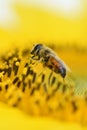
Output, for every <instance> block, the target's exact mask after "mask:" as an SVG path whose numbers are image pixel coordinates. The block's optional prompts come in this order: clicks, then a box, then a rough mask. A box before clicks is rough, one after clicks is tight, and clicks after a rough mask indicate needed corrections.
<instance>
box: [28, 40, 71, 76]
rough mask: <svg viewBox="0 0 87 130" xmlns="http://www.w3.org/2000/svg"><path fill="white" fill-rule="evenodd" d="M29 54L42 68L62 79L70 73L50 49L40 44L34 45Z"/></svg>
mask: <svg viewBox="0 0 87 130" xmlns="http://www.w3.org/2000/svg"><path fill="white" fill-rule="evenodd" d="M30 53H31V55H32V57H31V58H32V59H33V60H37V61H41V62H42V63H43V65H44V67H48V68H49V69H51V70H52V71H53V72H55V73H57V74H60V75H61V76H62V77H63V78H65V76H66V73H67V72H70V69H69V67H67V65H66V64H65V63H64V61H63V60H61V59H60V58H59V56H58V55H57V54H56V53H55V52H54V51H53V50H52V49H50V48H49V47H47V46H45V45H43V44H41V43H38V44H36V45H34V46H33V48H32V49H31V52H30Z"/></svg>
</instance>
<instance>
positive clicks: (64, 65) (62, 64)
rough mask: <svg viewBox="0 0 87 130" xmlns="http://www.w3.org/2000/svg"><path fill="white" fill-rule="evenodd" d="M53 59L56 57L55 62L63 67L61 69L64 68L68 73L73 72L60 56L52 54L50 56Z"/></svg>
mask: <svg viewBox="0 0 87 130" xmlns="http://www.w3.org/2000/svg"><path fill="white" fill-rule="evenodd" d="M49 55H50V56H51V57H54V58H55V60H56V61H57V62H58V63H59V64H60V65H61V67H64V68H65V69H66V71H68V72H71V70H70V68H69V67H68V66H67V65H66V64H65V62H64V61H63V60H61V58H60V57H59V56H58V55H56V54H55V53H53V52H52V53H50V54H49Z"/></svg>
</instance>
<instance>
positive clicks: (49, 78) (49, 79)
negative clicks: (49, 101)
mask: <svg viewBox="0 0 87 130" xmlns="http://www.w3.org/2000/svg"><path fill="white" fill-rule="evenodd" d="M52 75H53V71H51V73H50V75H49V77H48V85H50V81H51V77H52Z"/></svg>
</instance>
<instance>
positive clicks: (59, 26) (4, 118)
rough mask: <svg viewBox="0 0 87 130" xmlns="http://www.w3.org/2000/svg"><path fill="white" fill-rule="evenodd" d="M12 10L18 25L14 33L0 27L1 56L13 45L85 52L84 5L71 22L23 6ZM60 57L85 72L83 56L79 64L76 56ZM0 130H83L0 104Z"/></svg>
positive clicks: (85, 13) (77, 126)
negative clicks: (75, 48)
mask: <svg viewBox="0 0 87 130" xmlns="http://www.w3.org/2000/svg"><path fill="white" fill-rule="evenodd" d="M13 9H14V10H15V11H16V12H17V14H18V16H19V18H20V23H18V25H16V26H15V28H13V29H12V28H11V27H10V25H8V28H6V29H5V28H2V27H0V53H1V52H4V53H5V52H6V50H7V49H9V48H10V49H11V48H13V47H15V46H16V45H17V46H19V47H22V45H23V46H25V45H27V44H31V43H32V44H33V43H36V42H42V43H54V44H63V45H67V44H70V45H74V44H77V45H78V46H80V47H81V46H84V47H86V48H87V7H86V5H84V9H85V12H84V14H83V15H82V16H81V17H80V18H78V19H72V20H71V19H67V18H65V17H63V16H61V15H59V14H57V15H56V14H54V13H52V12H50V11H47V10H42V9H39V8H36V7H31V6H30V7H26V6H23V5H22V6H21V5H15V6H14V7H13ZM60 54H61V55H60V56H61V57H63V58H64V60H65V61H66V62H67V63H68V64H69V65H70V67H71V68H72V70H73V69H74V70H77V68H78V69H79V70H80V69H83V68H84V70H83V73H84V72H85V69H86V64H87V62H86V61H85V60H86V56H84V55H83V56H82V55H81V56H79V59H80V58H81V59H80V60H79V59H78V57H76V59H75V54H74V56H73V57H72V55H73V54H71V55H69V54H66V56H65V55H64V53H61V52H60ZM70 56H71V57H72V58H71V57H70ZM67 57H68V58H67ZM77 59H78V60H77ZM76 61H77V62H76ZM78 61H79V62H78ZM74 63H75V64H74ZM79 63H80V65H79ZM83 63H84V64H83ZM85 63H86V64H85ZM82 64H83V65H82ZM78 66H79V67H78ZM84 66H85V67H84ZM0 129H1V130H6V129H8V130H19V129H20V130H24V129H26V130H27V129H30V130H34V129H35V130H41V129H42V130H45V129H47V130H53V129H54V130H82V129H86V128H82V127H81V126H80V125H77V124H70V123H60V122H58V121H56V120H51V119H47V118H35V117H29V116H26V115H24V114H23V113H22V112H20V111H19V110H17V109H14V108H9V107H7V106H5V105H4V104H2V103H0Z"/></svg>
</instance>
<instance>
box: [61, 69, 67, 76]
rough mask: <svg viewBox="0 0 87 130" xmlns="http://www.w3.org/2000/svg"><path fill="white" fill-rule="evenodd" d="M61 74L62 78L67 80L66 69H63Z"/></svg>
mask: <svg viewBox="0 0 87 130" xmlns="http://www.w3.org/2000/svg"><path fill="white" fill-rule="evenodd" d="M60 73H61V76H62V77H63V78H65V76H66V69H65V68H61V71H60Z"/></svg>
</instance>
